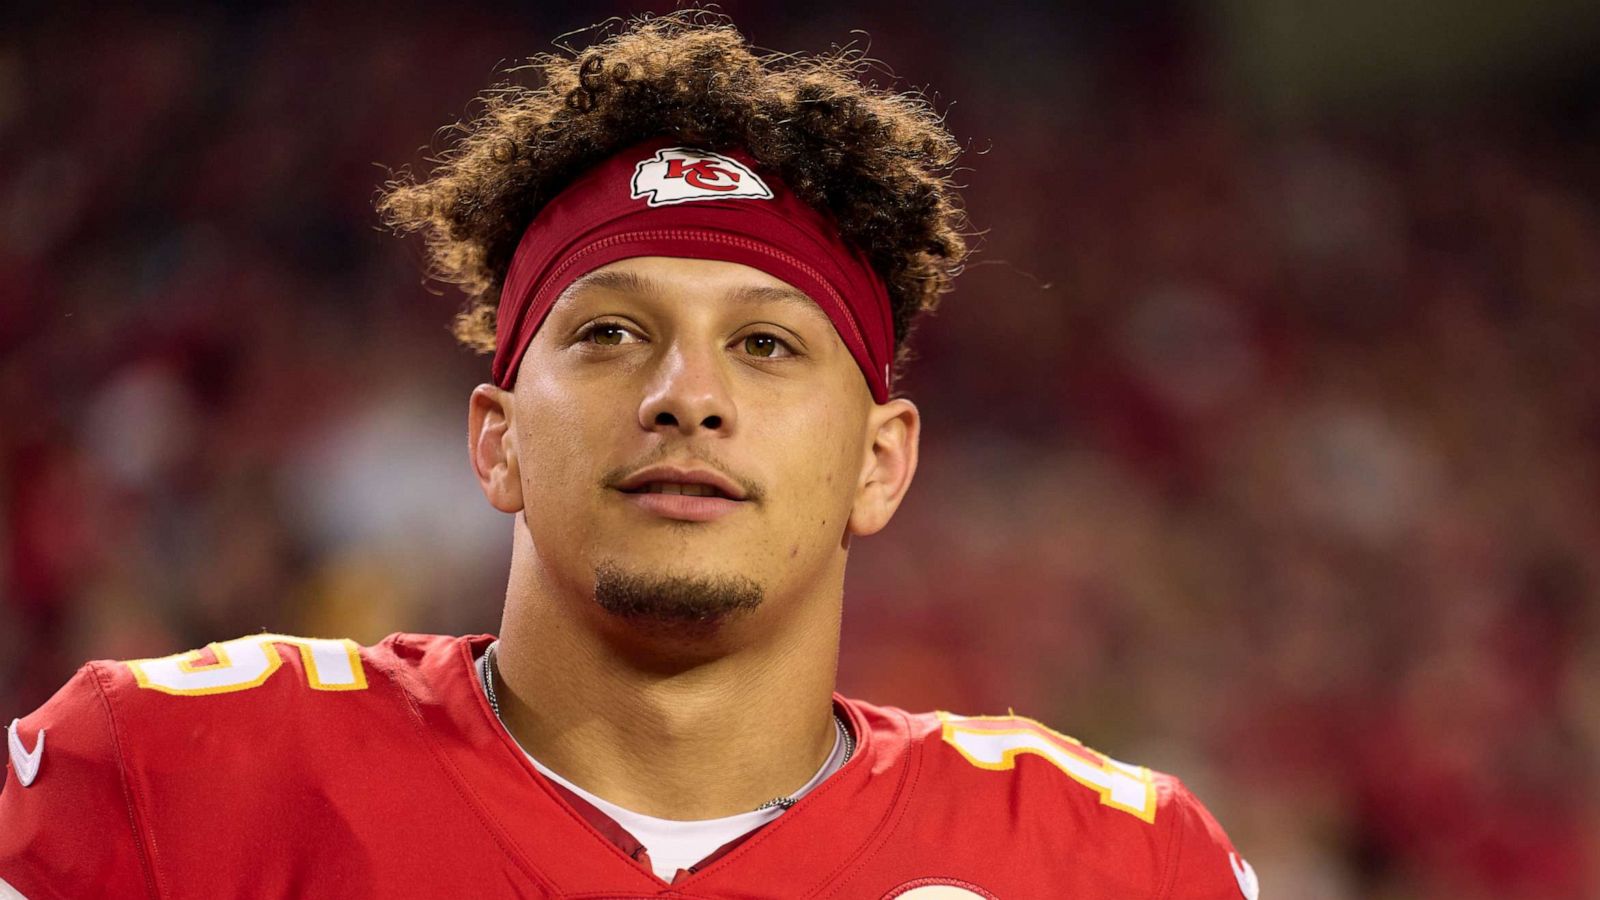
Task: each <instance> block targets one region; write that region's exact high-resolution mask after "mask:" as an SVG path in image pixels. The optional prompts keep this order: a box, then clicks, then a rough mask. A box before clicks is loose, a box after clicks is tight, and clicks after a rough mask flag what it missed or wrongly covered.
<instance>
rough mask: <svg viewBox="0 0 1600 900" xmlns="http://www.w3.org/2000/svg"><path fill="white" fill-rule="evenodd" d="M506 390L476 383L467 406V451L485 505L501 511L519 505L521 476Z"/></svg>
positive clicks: (517, 508)
mask: <svg viewBox="0 0 1600 900" xmlns="http://www.w3.org/2000/svg"><path fill="white" fill-rule="evenodd" d="M513 399H515V395H513V394H512V393H511V392H510V391H506V390H501V389H500V388H497V387H495V386H494V385H492V384H480V385H478V386H477V387H476V388H474V389H473V391H472V400H471V401H470V403H469V404H468V408H467V452H468V455H470V456H471V458H472V471H473V472H476V473H477V475H478V486H479V487H481V488H483V496H485V497H487V498H489V505H490V506H493V507H494V508H495V509H498V510H500V511H501V512H506V513H514V512H518V511H519V510H521V509H522V477H521V469H520V467H519V465H518V461H517V433H516V430H515V429H514V428H512V427H511V426H512V422H511V403H512V400H513Z"/></svg>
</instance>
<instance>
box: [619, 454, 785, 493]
mask: <svg viewBox="0 0 1600 900" xmlns="http://www.w3.org/2000/svg"><path fill="white" fill-rule="evenodd" d="M656 465H673V466H678V467H681V468H703V469H712V470H714V471H715V472H716V473H717V474H719V475H721V476H722V477H724V478H726V479H728V480H729V481H732V482H733V483H734V484H737V485H738V486H739V487H740V489H742V490H743V491H744V498H745V499H746V500H749V501H754V502H756V503H760V502H761V501H762V500H765V499H766V498H767V492H766V490H765V489H763V488H762V487H761V485H760V484H759V483H758V482H756V481H755V480H754V479H751V478H747V477H745V476H743V475H740V474H739V473H737V472H735V471H734V470H733V469H732V468H730V467H729V466H728V465H727V464H726V463H724V462H722V461H721V460H719V459H717V458H716V457H715V456H712V455H711V454H709V453H704V452H698V453H692V454H690V455H688V456H680V455H678V452H677V451H675V450H674V449H673V448H671V447H662V448H661V449H659V450H656V451H653V452H651V453H649V454H648V455H646V456H644V457H642V458H640V459H638V460H635V461H633V462H630V463H626V464H624V465H620V466H617V467H616V468H614V469H609V470H607V471H606V473H605V474H604V475H601V476H600V486H601V487H603V488H611V489H615V488H616V487H617V486H618V485H620V484H622V483H623V482H624V481H626V480H627V479H628V476H630V475H632V474H633V473H635V472H637V471H639V470H640V469H645V468H649V467H650V466H656Z"/></svg>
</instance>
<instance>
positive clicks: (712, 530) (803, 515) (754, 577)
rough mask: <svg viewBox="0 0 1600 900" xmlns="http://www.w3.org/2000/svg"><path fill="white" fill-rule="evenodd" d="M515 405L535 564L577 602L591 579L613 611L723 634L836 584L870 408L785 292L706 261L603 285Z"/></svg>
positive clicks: (580, 291) (576, 291)
mask: <svg viewBox="0 0 1600 900" xmlns="http://www.w3.org/2000/svg"><path fill="white" fill-rule="evenodd" d="M514 393H515V397H514V399H513V400H512V401H511V403H512V416H511V419H512V421H511V429H512V431H513V434H514V438H513V439H514V441H515V444H516V448H517V458H518V468H519V472H518V477H519V479H520V484H521V489H522V501H523V509H524V513H525V515H526V519H527V524H528V529H529V532H530V534H531V536H532V538H533V542H534V545H535V548H536V549H537V552H538V556H539V561H540V564H541V565H542V566H543V567H544V568H545V569H547V570H548V571H549V572H550V573H551V575H553V576H554V577H555V578H556V579H558V580H559V581H560V582H562V583H563V585H564V586H565V587H567V588H569V589H576V590H579V591H583V592H585V593H587V591H588V590H589V589H591V588H593V587H595V584H596V581H597V571H598V573H599V576H598V582H599V588H598V592H597V599H598V600H600V602H601V606H602V607H605V608H607V609H608V610H609V611H611V612H613V613H617V614H620V615H643V616H644V617H646V618H650V617H654V618H660V619H669V620H670V619H673V618H677V619H680V620H689V619H697V620H699V621H707V622H709V621H714V620H720V618H721V615H719V612H720V613H726V612H731V611H735V610H738V609H746V608H750V607H752V606H754V605H755V604H757V603H759V602H760V600H761V598H762V597H763V596H767V597H772V596H782V595H786V594H789V593H791V592H793V591H796V590H804V588H805V586H806V585H807V584H808V583H811V582H814V581H815V580H816V579H818V578H819V577H821V576H822V575H823V574H824V573H825V572H826V571H828V567H829V566H830V565H832V566H842V560H843V552H844V550H843V547H844V545H845V538H846V527H847V524H848V520H849V517H850V513H851V510H852V506H853V504H854V503H855V502H856V499H857V493H858V488H859V487H860V483H861V481H862V478H863V474H864V471H865V469H866V468H867V466H868V465H869V463H870V459H871V454H870V452H869V448H870V447H871V444H872V436H871V434H870V433H869V432H870V429H871V428H872V427H873V425H872V419H873V417H872V415H871V413H872V411H873V410H874V409H875V408H878V407H876V405H875V404H874V403H873V401H872V397H871V394H870V393H869V391H868V388H867V385H866V380H865V379H864V378H863V377H862V374H861V371H860V369H859V368H857V366H856V364H855V361H854V360H853V359H852V357H851V356H850V353H849V351H848V350H847V349H846V348H845V346H844V343H843V342H842V341H841V340H840V338H839V335H838V333H837V332H836V331H835V330H834V327H833V325H832V323H831V322H830V321H829V320H828V318H827V316H826V315H825V314H824V313H823V312H822V310H821V309H820V308H819V307H818V306H817V305H816V304H815V303H814V302H812V301H811V300H810V299H809V298H807V297H806V296H805V295H804V294H803V293H800V292H799V291H797V290H795V289H794V288H792V287H790V286H789V285H788V284H786V283H785V282H783V281H782V280H780V279H778V278H775V277H773V276H771V275H769V274H767V273H765V272H762V271H760V270H758V269H754V268H751V267H748V266H744V265H739V264H737V263H730V262H721V261H713V260H695V259H681V258H669V257H640V258H634V259H627V260H622V261H619V262H615V263H612V264H610V265H607V266H604V267H603V268H600V269H597V270H595V271H594V272H591V273H589V274H588V275H586V276H584V277H583V278H582V279H580V280H579V281H578V282H576V283H574V285H573V286H572V287H571V288H569V289H568V290H567V291H566V292H565V293H564V294H563V296H562V297H561V298H560V299H559V300H558V301H557V302H556V304H555V306H554V307H553V308H552V309H551V311H550V314H549V316H548V317H547V318H546V320H545V321H544V323H543V325H542V326H541V327H540V330H539V332H538V334H537V335H536V336H535V338H534V340H533V342H532V344H531V345H530V346H529V348H528V351H527V354H526V355H525V356H524V357H523V360H522V364H521V368H520V370H519V372H518V376H517V381H516V385H515V389H514ZM658 595H659V596H658ZM656 603H660V604H668V605H669V606H670V607H671V608H669V609H657V610H652V608H651V606H652V604H656ZM696 604H699V605H698V606H697V605H696Z"/></svg>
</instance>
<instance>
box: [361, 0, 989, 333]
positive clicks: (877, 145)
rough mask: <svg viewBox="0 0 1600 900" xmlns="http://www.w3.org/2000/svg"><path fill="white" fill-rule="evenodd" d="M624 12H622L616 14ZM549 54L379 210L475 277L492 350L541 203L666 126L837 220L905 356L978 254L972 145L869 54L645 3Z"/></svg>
mask: <svg viewBox="0 0 1600 900" xmlns="http://www.w3.org/2000/svg"><path fill="white" fill-rule="evenodd" d="M614 21H617V20H614ZM558 46H560V47H561V49H562V50H563V51H564V52H562V53H546V54H540V55H538V56H535V57H533V58H532V59H530V60H529V62H528V64H527V65H525V66H520V67H517V68H515V69H512V70H510V71H511V72H513V73H517V72H531V73H532V74H533V75H534V76H536V85H535V86H533V87H526V86H520V85H516V84H510V83H508V84H501V85H498V86H496V87H493V88H491V89H489V90H488V91H486V92H485V93H484V94H483V95H481V96H480V97H479V102H481V103H482V105H483V111H482V113H481V114H480V115H479V116H478V117H477V118H476V119H475V120H473V121H472V122H470V123H468V124H457V125H454V126H451V127H449V128H447V129H444V132H445V133H447V134H453V135H454V136H455V138H456V140H455V141H454V143H453V146H451V147H450V148H448V149H447V150H445V151H444V152H443V153H440V154H439V155H438V156H436V157H434V158H432V159H430V160H429V162H432V163H434V164H435V167H434V168H433V170H432V172H431V173H429V176H428V177H427V179H426V180H423V181H418V180H416V179H415V178H414V177H413V176H412V175H411V174H410V173H409V172H406V171H402V172H400V173H398V177H397V178H396V179H394V180H391V181H389V182H388V183H387V184H385V185H384V188H383V191H382V193H381V195H380V197H379V199H378V211H379V213H380V214H381V216H382V218H383V220H384V222H385V223H386V224H387V225H389V226H390V227H391V228H393V229H394V230H395V231H397V232H399V233H402V234H403V233H410V232H422V233H423V235H424V241H425V246H426V257H427V269H428V275H429V276H430V277H432V278H434V279H436V280H439V281H442V282H446V283H453V284H456V285H459V286H460V287H461V289H462V290H463V291H464V292H465V293H466V295H467V303H466V305H465V306H464V307H463V308H462V310H461V312H460V313H459V314H458V315H457V316H456V321H455V327H454V332H455V336H456V338H457V339H458V340H459V341H461V342H462V343H463V344H465V345H467V346H469V347H471V348H473V349H475V350H478V351H479V352H483V353H492V352H493V351H494V344H495V312H496V308H497V306H498V301H499V293H500V287H501V282H502V280H503V279H504V277H505V274H506V270H507V268H508V267H509V265H510V262H511V257H512V254H513V253H514V251H515V250H516V247H517V243H518V241H519V239H520V238H521V237H522V232H523V231H524V230H525V229H526V228H527V225H528V223H529V222H530V221H532V220H533V217H534V216H535V214H537V213H538V211H539V209H540V208H541V207H542V206H543V205H544V204H545V203H547V202H548V201H549V200H550V199H551V198H553V197H554V196H556V194H558V193H559V192H560V191H561V190H562V189H563V188H564V187H566V186H567V185H568V184H569V183H571V182H572V181H573V180H574V179H575V178H576V177H577V176H578V175H580V174H581V173H582V172H584V171H585V170H586V169H588V168H589V167H591V166H593V165H595V164H596V163H598V162H600V161H602V160H604V159H606V158H607V157H609V156H611V155H613V154H614V153H616V152H618V151H620V150H621V149H623V148H625V147H627V146H629V145H631V144H634V143H637V142H639V141H642V140H645V139H647V138H651V137H657V136H667V137H673V138H676V139H679V140H682V141H683V142H685V143H689V144H693V145H696V146H701V147H705V148H706V149H710V150H722V149H728V148H732V147H736V146H737V147H742V148H744V149H745V150H746V151H748V152H749V153H750V154H751V155H752V156H753V157H755V159H756V160H758V161H759V162H760V163H761V164H762V165H763V166H766V167H769V168H770V169H772V170H774V171H776V172H777V173H778V174H779V176H780V177H781V178H782V179H783V180H784V181H785V182H786V183H787V184H788V185H789V187H790V188H791V189H792V190H793V191H794V192H795V194H796V195H797V196H798V197H799V198H800V199H802V200H804V201H805V202H806V203H808V204H810V205H811V206H812V207H814V208H816V209H819V210H823V211H825V212H827V213H829V214H831V215H832V217H833V218H834V220H835V222H836V223H837V225H838V227H839V230H840V233H841V234H842V235H843V237H844V239H845V240H846V241H849V242H851V243H852V244H853V245H855V246H856V247H858V248H859V249H861V250H862V251H863V252H864V253H865V254H866V255H867V258H868V259H869V261H870V262H871V264H872V265H873V266H874V267H875V268H876V269H877V271H878V273H879V275H880V276H881V277H882V278H883V280H884V283H885V285H886V286H887V287H888V292H889V301H890V305H891V307H892V309H893V319H894V333H895V346H896V360H897V364H903V363H904V362H905V361H906V359H907V353H906V339H907V337H908V336H909V335H910V332H911V327H912V323H913V320H914V319H915V318H916V316H917V315H918V314H919V313H921V312H924V311H928V310H932V309H933V308H934V307H935V306H936V305H937V302H938V299H939V296H940V295H941V294H942V293H944V292H946V291H948V290H949V289H950V286H951V281H952V279H953V278H954V277H955V276H956V275H957V274H959V272H960V270H961V268H962V263H963V260H964V259H965V258H966V256H967V253H968V248H967V241H966V237H965V234H964V229H965V227H966V218H965V214H964V212H963V210H962V208H961V204H960V197H959V196H958V194H957V193H956V189H955V185H954V183H953V176H954V172H955V161H956V158H957V156H958V155H959V153H960V146H959V145H958V144H957V142H956V140H955V138H954V137H953V136H951V134H950V133H949V132H948V131H947V130H946V129H945V127H944V123H943V120H942V117H941V116H939V115H938V114H936V113H935V112H934V110H933V109H932V107H931V105H930V104H929V103H928V102H927V101H926V100H925V99H924V98H923V97H922V96H921V95H920V94H917V93H898V94H897V93H891V92H889V91H887V90H883V89H879V88H877V87H876V84H875V83H867V84H863V83H862V81H861V80H860V79H859V76H860V75H861V73H862V72H863V70H864V69H866V68H867V67H868V66H869V65H870V63H869V61H868V60H866V59H865V58H864V57H863V56H862V54H861V53H860V52H858V51H852V50H849V49H843V50H835V51H834V52H833V53H832V54H829V55H819V56H809V57H801V56H797V55H794V54H778V53H770V52H757V51H756V50H754V49H753V48H752V47H751V46H750V45H749V44H748V43H747V42H746V40H745V38H744V37H743V35H741V34H740V33H739V31H738V30H737V29H736V28H734V26H733V25H732V23H731V22H729V21H728V20H727V18H726V17H725V16H721V15H717V14H711V13H708V12H706V11H704V10H696V9H689V10H680V11H678V12H676V13H672V14H668V15H664V16H659V17H650V16H643V17H640V18H636V19H633V20H631V21H629V22H627V23H625V27H624V28H623V29H622V30H621V31H620V32H618V33H616V34H614V35H611V36H610V37H608V38H606V39H605V40H603V41H601V42H599V43H597V44H595V45H593V46H591V47H588V48H587V49H583V50H581V51H575V50H572V49H571V48H568V47H565V46H563V45H559V44H558Z"/></svg>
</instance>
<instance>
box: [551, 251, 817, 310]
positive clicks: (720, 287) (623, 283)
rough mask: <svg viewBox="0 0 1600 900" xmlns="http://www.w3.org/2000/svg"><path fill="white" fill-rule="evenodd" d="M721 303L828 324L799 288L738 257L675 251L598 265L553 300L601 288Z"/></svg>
mask: <svg viewBox="0 0 1600 900" xmlns="http://www.w3.org/2000/svg"><path fill="white" fill-rule="evenodd" d="M607 293H611V294H625V295H629V296H633V297H640V298H646V299H655V300H663V301H672V302H681V301H686V300H694V301H696V302H697V303H703V302H707V301H714V302H717V303H719V304H723V305H734V306H741V305H749V304H761V303H766V304H778V305H780V306H782V307H784V308H785V309H787V310H788V311H789V312H792V313H795V314H798V315H802V316H807V317H810V318H814V319H816V320H817V321H818V322H820V323H823V324H826V325H827V326H828V327H830V328H831V327H832V322H831V321H830V320H829V319H828V316H827V314H826V313H824V312H823V311H822V307H820V306H818V305H817V303H816V301H815V300H812V299H811V297H810V296H808V295H807V294H806V293H805V292H804V291H801V290H800V289H799V288H796V287H794V286H793V285H791V284H789V283H788V282H786V281H784V280H783V279H781V278H778V277H776V276H774V275H771V274H769V273H767V272H763V271H761V270H760V269H757V268H754V267H752V266H746V265H743V264H741V263H735V262H725V261H723V260H716V259H689V258H685V257H676V256H638V257H633V258H631V259H622V260H618V261H616V262H613V263H610V264H608V265H605V266H602V267H600V268H598V269H595V270H594V271H592V272H589V273H587V274H585V275H583V276H582V277H580V278H578V279H577V280H576V281H574V282H572V284H571V285H569V286H568V287H567V289H566V290H565V291H563V292H562V294H561V297H560V299H558V300H557V301H556V305H557V306H561V305H563V304H568V303H575V302H579V301H580V300H581V299H582V298H585V297H593V296H599V295H603V294H607Z"/></svg>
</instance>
